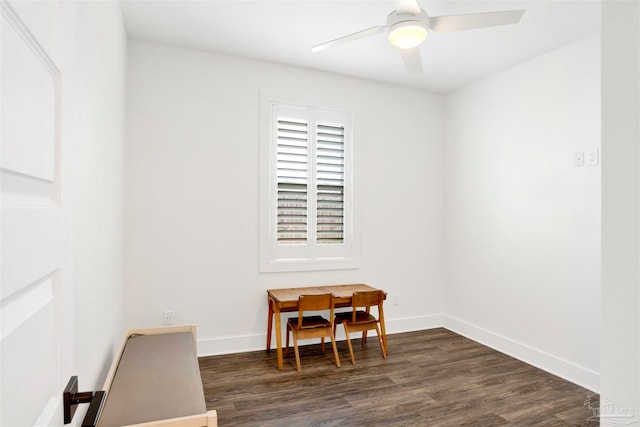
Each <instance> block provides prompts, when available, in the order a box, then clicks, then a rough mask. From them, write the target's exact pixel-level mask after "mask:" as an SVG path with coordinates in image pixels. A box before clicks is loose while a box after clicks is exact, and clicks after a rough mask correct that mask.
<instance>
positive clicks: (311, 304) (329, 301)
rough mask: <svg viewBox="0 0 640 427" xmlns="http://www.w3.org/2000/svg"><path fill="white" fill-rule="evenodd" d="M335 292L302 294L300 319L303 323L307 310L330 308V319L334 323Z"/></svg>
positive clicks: (299, 308)
mask: <svg viewBox="0 0 640 427" xmlns="http://www.w3.org/2000/svg"><path fill="white" fill-rule="evenodd" d="M334 305H335V303H334V301H333V294H315V295H300V296H299V297H298V321H299V322H300V324H302V318H303V317H304V312H305V311H318V310H330V311H331V312H330V317H329V319H331V320H330V322H331V324H333V309H334Z"/></svg>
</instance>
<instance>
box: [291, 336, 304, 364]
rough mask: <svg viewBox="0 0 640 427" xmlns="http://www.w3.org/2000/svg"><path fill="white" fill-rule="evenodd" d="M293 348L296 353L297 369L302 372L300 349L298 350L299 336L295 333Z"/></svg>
mask: <svg viewBox="0 0 640 427" xmlns="http://www.w3.org/2000/svg"><path fill="white" fill-rule="evenodd" d="M293 350H294V351H295V353H296V371H298V372H302V367H301V366H300V351H299V350H298V337H297V336H296V335H295V332H294V334H293Z"/></svg>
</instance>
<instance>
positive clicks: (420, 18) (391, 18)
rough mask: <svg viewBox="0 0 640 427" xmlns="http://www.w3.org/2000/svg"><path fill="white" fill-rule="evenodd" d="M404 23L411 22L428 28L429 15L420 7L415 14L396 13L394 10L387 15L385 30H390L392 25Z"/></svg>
mask: <svg viewBox="0 0 640 427" xmlns="http://www.w3.org/2000/svg"><path fill="white" fill-rule="evenodd" d="M404 23H411V24H414V25H419V26H421V27H424V28H425V29H429V15H427V12H425V11H424V10H422V9H420V13H419V14H417V15H416V14H413V13H402V12H401V13H398V12H397V11H395V10H394V11H393V12H391V13H390V14H389V15H388V16H387V31H388V32H391V31H393V27H394V26H396V25H398V24H404Z"/></svg>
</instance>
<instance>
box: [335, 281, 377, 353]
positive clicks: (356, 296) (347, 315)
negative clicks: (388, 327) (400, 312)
mask: <svg viewBox="0 0 640 427" xmlns="http://www.w3.org/2000/svg"><path fill="white" fill-rule="evenodd" d="M383 302H384V292H383V291H370V292H354V293H353V299H352V304H351V305H352V307H353V309H352V311H346V312H344V313H336V317H335V320H334V323H333V325H334V326H333V333H334V336H335V330H336V327H337V325H338V324H340V323H342V325H343V326H344V333H345V335H346V336H347V345H348V346H349V353H350V354H351V363H352V364H354V365H355V364H356V358H355V357H354V355H353V346H352V345H351V337H350V336H349V334H350V333H351V332H362V344H363V345H364V344H365V343H366V341H367V331H369V330H372V329H375V331H376V333H377V334H378V342H379V343H380V350H382V357H384V358H385V359H386V358H387V343H386V341H387V340H386V337H383V336H382V334H381V333H380V327H379V324H380V322H383V324H384V311H383V309H382V303H383ZM373 306H377V308H378V317H377V318H376V317H375V316H373V315H372V314H371V307H373ZM358 308H365V310H358Z"/></svg>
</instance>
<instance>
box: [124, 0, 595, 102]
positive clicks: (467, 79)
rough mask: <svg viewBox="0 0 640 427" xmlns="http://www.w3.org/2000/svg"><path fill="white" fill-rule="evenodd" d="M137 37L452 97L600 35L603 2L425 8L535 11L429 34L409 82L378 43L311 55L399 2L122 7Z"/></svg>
mask: <svg viewBox="0 0 640 427" xmlns="http://www.w3.org/2000/svg"><path fill="white" fill-rule="evenodd" d="M122 3H123V4H122V8H123V13H124V19H125V24H126V28H127V32H128V35H129V37H131V38H135V39H142V40H150V41H157V42H162V43H169V44H173V45H178V46H185V47H192V48H197V49H204V50H207V51H212V52H219V53H226V54H232V55H237V56H242V57H248V58H255V59H260V60H265V61H271V62H277V63H282V64H289V65H295V66H301V67H306V68H311V69H316V70H323V71H328V72H333V73H338V74H343V75H348V76H353V77H358V78H363V79H370V80H376V81H382V82H388V83H393V84H399V85H404V86H410V87H415V88H420V89H425V90H428V91H431V92H437V93H447V92H450V91H452V90H454V89H456V88H459V87H462V86H464V85H467V84H469V83H471V82H474V81H477V80H480V79H482V78H485V77H487V76H489V75H491V74H494V73H496V72H499V71H501V70H504V69H506V68H509V67H511V66H513V65H515V64H517V63H520V62H523V61H526V60H528V59H530V58H533V57H535V56H538V55H540V54H542V53H545V52H549V51H552V50H554V49H556V48H559V47H561V46H564V45H566V44H568V43H570V42H572V41H575V40H578V39H580V38H583V37H586V36H588V35H591V34H594V33H597V32H599V31H600V2H599V1H597V0H572V1H559V0H550V1H546V0H528V1H482V0H467V1H450V0H431V1H429V0H419V4H420V6H421V7H422V8H423V9H424V10H426V11H427V13H428V14H429V15H430V16H440V15H453V14H462V13H475V12H489V11H497V10H508V9H526V13H525V14H524V16H523V18H522V21H521V22H520V23H519V24H516V25H507V26H502V27H494V28H485V29H477V30H469V31H462V32H456V33H434V32H430V33H429V36H428V37H427V40H426V41H425V43H424V44H423V45H422V46H421V55H422V63H423V68H424V74H422V75H411V74H409V73H408V72H407V71H406V69H405V66H404V63H403V62H402V59H401V58H400V55H399V54H398V52H397V51H396V48H394V47H393V46H392V45H391V44H390V43H389V42H388V40H387V38H386V34H384V33H383V34H378V35H375V36H372V37H370V38H367V39H361V40H357V41H354V42H351V43H348V44H344V45H341V46H338V47H335V48H333V49H329V50H325V51H322V52H318V53H312V52H311V47H312V46H314V45H317V44H320V43H322V42H325V41H329V40H332V39H335V38H337V37H340V36H343V35H347V34H350V33H353V32H356V31H359V30H362V29H365V28H369V27H372V26H376V25H385V22H386V17H387V15H388V14H389V12H391V11H392V10H393V9H394V3H393V1H392V0H375V1H363V0H340V1H335V0H279V1H275V0H257V1H247V0H209V1H202V0H200V1H186V0H183V1H167V0H157V1H154V0H151V1H140V0H123V2H122Z"/></svg>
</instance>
